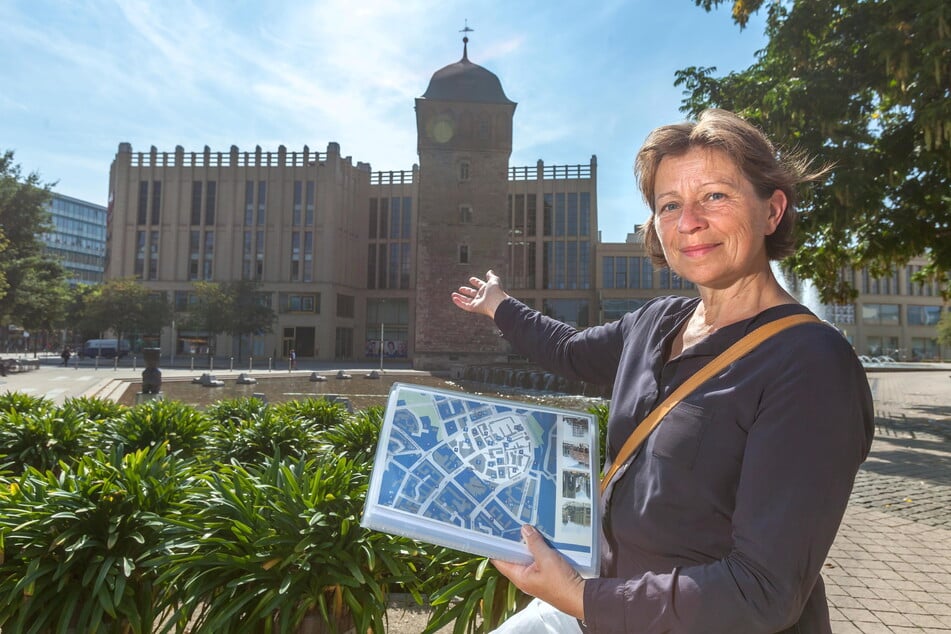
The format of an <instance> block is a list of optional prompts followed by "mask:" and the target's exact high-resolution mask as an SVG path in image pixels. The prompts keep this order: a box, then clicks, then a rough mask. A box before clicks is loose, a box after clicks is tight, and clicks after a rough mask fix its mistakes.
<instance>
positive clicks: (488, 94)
mask: <svg viewBox="0 0 951 634" xmlns="http://www.w3.org/2000/svg"><path fill="white" fill-rule="evenodd" d="M423 99H433V100H436V101H469V102H476V103H515V102H514V101H510V100H509V98H508V97H506V96H505V92H504V91H503V90H502V82H500V81H499V78H498V77H496V76H495V75H494V74H493V73H492V72H490V71H488V70H486V69H485V68H483V67H481V66H479V65H478V64H473V63H472V62H470V61H469V56H468V52H467V50H466V47H465V46H463V49H462V59H461V60H459V61H458V62H456V63H455V64H449V66H445V67H443V68H440V69H439V70H437V71H436V72H435V73H433V78H432V79H430V80H429V88H427V89H426V92H425V94H423Z"/></svg>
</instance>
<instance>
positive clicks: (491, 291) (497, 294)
mask: <svg viewBox="0 0 951 634" xmlns="http://www.w3.org/2000/svg"><path fill="white" fill-rule="evenodd" d="M508 297H509V296H508V294H507V293H506V292H505V291H503V290H502V283H501V280H499V276H498V275H496V274H495V273H494V272H492V270H489V271H488V272H487V273H486V274H485V279H484V280H482V279H479V278H478V277H470V278H469V286H460V287H459V290H458V291H456V292H455V293H453V294H452V302H453V303H454V304H455V305H456V306H458V307H459V308H461V309H462V310H465V311H468V312H470V313H480V314H482V315H485V316H487V317H489V318H490V319H494V318H495V310H496V309H497V308H498V307H499V304H501V303H502V302H503V301H504V300H506V299H507V298H508Z"/></svg>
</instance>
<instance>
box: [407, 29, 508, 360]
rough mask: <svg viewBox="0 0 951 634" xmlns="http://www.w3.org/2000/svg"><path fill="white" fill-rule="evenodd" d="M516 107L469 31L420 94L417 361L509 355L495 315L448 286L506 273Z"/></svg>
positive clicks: (417, 109)
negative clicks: (479, 60) (455, 299)
mask: <svg viewBox="0 0 951 634" xmlns="http://www.w3.org/2000/svg"><path fill="white" fill-rule="evenodd" d="M515 106H516V103H515V102H513V101H510V100H509V99H508V97H506V96H505V92H504V91H503V90H502V84H501V82H500V81H499V78H498V77H496V76H495V75H494V74H492V73H491V72H489V71H488V70H486V69H485V68H483V67H481V66H479V65H477V64H473V63H472V62H470V61H469V56H468V38H463V52H462V59H461V60H459V61H458V62H456V63H454V64H450V65H448V66H446V67H445V68H442V69H440V70H438V71H436V73H435V74H434V75H433V76H432V79H431V80H430V82H429V88H428V89H427V90H426V93H425V94H424V95H423V96H422V97H419V98H417V99H416V138H417V151H418V153H419V190H418V191H419V197H418V201H417V226H418V235H417V240H416V245H417V255H416V306H415V310H416V320H415V321H416V333H415V357H414V359H415V361H414V365H415V367H416V368H417V369H425V370H435V369H445V368H448V367H450V366H452V365H455V364H459V365H464V364H475V363H491V362H498V361H501V360H504V359H505V358H506V350H507V345H506V344H505V342H504V341H503V340H502V339H501V338H500V337H499V336H498V334H497V331H496V329H495V327H494V326H493V324H492V323H491V322H490V321H489V320H488V319H486V318H484V317H482V318H479V317H478V316H476V315H472V314H470V313H466V312H463V311H461V310H459V309H458V308H456V307H455V306H454V305H453V303H452V301H451V299H450V294H451V293H452V292H453V291H454V290H456V289H457V288H458V287H459V286H460V285H462V284H464V283H465V282H466V280H467V279H468V278H469V276H471V275H478V276H479V277H483V276H484V275H485V272H486V271H487V270H488V269H493V270H494V271H496V272H497V273H498V274H499V275H500V276H502V280H503V282H504V281H505V280H506V279H507V276H506V273H507V261H508V248H507V241H508V228H509V214H508V171H509V157H510V155H511V153H512V119H513V117H514V114H515Z"/></svg>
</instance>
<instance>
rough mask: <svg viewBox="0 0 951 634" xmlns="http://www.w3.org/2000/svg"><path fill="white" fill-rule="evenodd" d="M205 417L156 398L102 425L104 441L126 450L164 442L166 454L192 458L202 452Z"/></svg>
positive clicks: (205, 430) (188, 408)
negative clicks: (104, 429)
mask: <svg viewBox="0 0 951 634" xmlns="http://www.w3.org/2000/svg"><path fill="white" fill-rule="evenodd" d="M209 425H210V423H209V421H208V418H207V417H206V416H205V415H204V414H203V413H202V412H200V411H199V410H197V409H195V408H194V407H191V406H190V405H185V404H183V403H180V402H178V401H166V400H164V399H158V400H153V401H147V402H145V403H142V404H141V405H136V406H135V407H132V408H130V409H127V410H126V411H125V412H123V414H122V416H120V417H118V418H115V419H112V420H110V421H109V422H108V423H107V424H106V429H107V431H106V432H105V435H106V440H107V441H109V442H111V443H112V444H114V445H121V446H123V447H125V448H126V450H127V451H135V450H138V449H148V448H151V447H157V446H158V445H160V444H162V443H168V446H169V451H171V452H175V453H180V454H182V455H183V456H194V455H195V454H196V453H198V452H200V451H201V450H203V449H204V447H205V445H206V442H207V439H206V434H207V432H208V428H209Z"/></svg>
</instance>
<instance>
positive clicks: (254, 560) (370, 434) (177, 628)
mask: <svg viewBox="0 0 951 634" xmlns="http://www.w3.org/2000/svg"><path fill="white" fill-rule="evenodd" d="M598 413H599V414H600V415H601V417H602V418H604V417H605V416H606V409H605V410H603V411H600V412H598ZM382 418H383V411H382V409H381V408H370V409H367V410H365V411H360V412H356V413H355V414H349V413H347V412H346V411H345V410H344V409H343V408H342V407H340V406H339V405H338V404H334V403H329V402H327V401H324V400H321V399H306V400H303V401H295V402H291V403H284V404H280V405H274V406H270V405H267V404H265V403H263V402H262V401H259V400H257V399H254V398H248V399H236V400H231V401H221V402H219V403H216V404H215V405H213V406H211V407H209V408H208V409H207V411H204V412H202V411H199V410H198V409H196V408H193V407H190V406H187V405H183V404H181V403H177V402H171V401H163V400H156V401H149V402H147V403H144V404H141V405H137V406H135V407H124V406H121V405H116V404H115V403H111V402H109V401H99V400H96V399H85V398H82V399H71V400H68V401H66V402H65V403H64V404H63V405H62V406H60V407H57V406H55V405H53V404H52V403H51V402H49V401H47V400H45V399H42V398H36V397H29V396H25V395H22V394H15V393H7V394H3V395H0V628H2V629H3V631H4V632H7V631H10V632H24V633H35V634H46V633H48V632H57V633H58V632H62V633H66V632H90V633H91V632H99V633H110V634H111V633H120V632H121V633H123V634H125V633H132V634H151V633H152V632H186V631H188V632H213V633H216V634H223V633H228V634H231V633H234V632H247V633H257V632H293V631H295V629H296V628H297V627H298V626H300V624H301V623H302V622H303V621H304V620H305V618H307V619H313V618H317V619H318V620H319V621H322V622H324V623H325V624H326V626H327V627H328V628H329V629H330V631H336V629H335V628H337V627H338V626H339V627H341V628H346V627H350V626H351V625H353V626H355V627H356V628H357V631H360V632H366V631H371V630H372V631H374V632H380V633H382V632H384V631H385V628H384V619H385V611H386V605H387V595H388V594H389V593H390V592H394V591H398V592H401V593H409V594H411V595H412V596H413V597H414V598H415V599H416V600H417V601H418V602H420V603H422V602H423V601H424V598H425V599H428V602H429V603H430V605H431V606H432V610H431V616H430V622H429V625H428V627H427V630H426V631H427V632H430V631H435V630H436V629H439V628H440V627H442V626H444V625H446V624H448V623H454V631H455V632H459V633H462V632H470V633H479V632H486V631H489V630H491V629H493V628H494V627H495V626H497V625H498V624H499V623H501V622H502V621H503V620H504V619H505V618H507V617H508V616H510V615H511V614H512V613H513V612H514V611H515V610H516V609H518V608H519V607H520V606H521V605H523V604H524V603H525V602H526V600H527V597H525V595H523V594H522V593H521V592H519V591H518V590H517V589H516V588H515V587H514V586H512V585H511V584H510V583H509V582H508V580H507V579H506V578H505V577H503V576H501V575H500V574H499V573H498V572H497V571H496V570H495V568H493V567H492V566H491V565H489V566H487V565H486V564H487V560H486V559H485V558H481V557H473V556H472V555H468V554H464V553H460V552H457V551H453V550H449V549H445V548H441V547H436V546H432V545H427V544H422V543H417V542H413V541H411V540H408V539H405V538H401V537H395V536H391V535H387V534H384V533H379V532H375V531H368V530H365V529H363V528H362V527H361V526H360V525H359V521H360V515H361V513H362V510H363V505H364V501H365V496H366V491H367V487H368V483H369V474H370V469H371V466H372V461H373V455H374V452H375V447H376V443H377V440H378V438H379V433H380V427H381V423H382ZM602 422H603V421H602ZM348 619H349V620H348Z"/></svg>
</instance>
